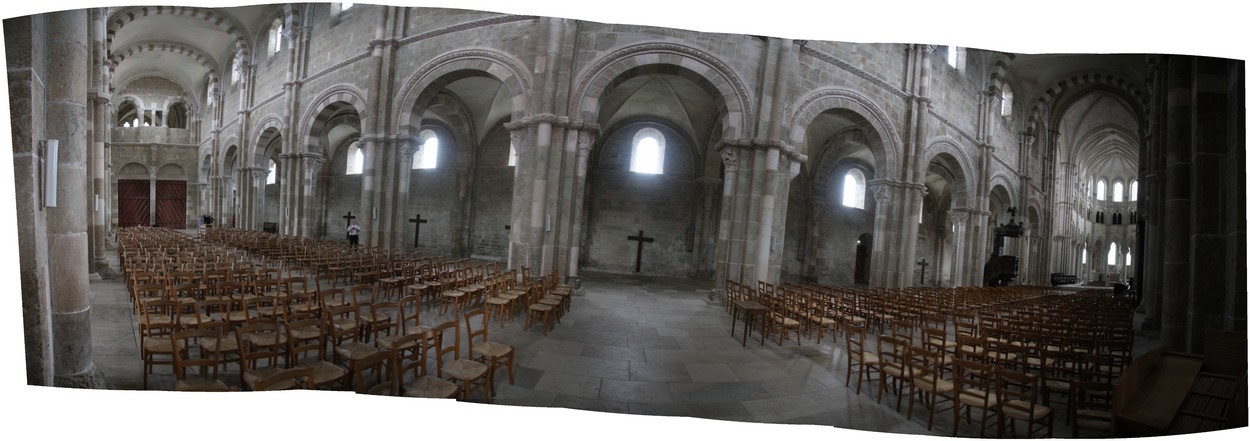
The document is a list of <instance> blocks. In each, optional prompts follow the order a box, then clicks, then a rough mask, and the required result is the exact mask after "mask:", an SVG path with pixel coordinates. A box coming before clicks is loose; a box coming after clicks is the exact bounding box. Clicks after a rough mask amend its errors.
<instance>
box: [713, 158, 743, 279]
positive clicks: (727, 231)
mask: <svg viewBox="0 0 1250 441" xmlns="http://www.w3.org/2000/svg"><path fill="white" fill-rule="evenodd" d="M720 157H721V162H722V163H723V164H724V167H725V178H724V186H723V187H722V192H721V216H720V227H719V228H717V233H716V271H715V272H716V274H715V280H716V284H717V286H718V287H720V283H721V281H723V280H733V281H737V282H741V281H742V273H741V264H738V263H734V262H733V258H732V256H733V253H731V249H732V248H734V247H735V246H740V245H739V244H737V242H740V239H739V238H738V236H735V235H733V234H732V233H733V230H734V225H736V224H737V222H734V213H735V205H738V204H739V202H738V200H737V198H736V197H735V194H736V193H735V191H736V190H735V188H734V187H735V184H736V183H737V181H738V148H737V147H727V146H722V147H721V149H720Z"/></svg>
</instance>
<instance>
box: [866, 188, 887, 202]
mask: <svg viewBox="0 0 1250 441" xmlns="http://www.w3.org/2000/svg"><path fill="white" fill-rule="evenodd" d="M870 188H871V189H872V199H873V200H875V201H877V204H888V203H890V196H891V190H890V187H889V186H887V185H885V184H877V185H873V186H872V187H870Z"/></svg>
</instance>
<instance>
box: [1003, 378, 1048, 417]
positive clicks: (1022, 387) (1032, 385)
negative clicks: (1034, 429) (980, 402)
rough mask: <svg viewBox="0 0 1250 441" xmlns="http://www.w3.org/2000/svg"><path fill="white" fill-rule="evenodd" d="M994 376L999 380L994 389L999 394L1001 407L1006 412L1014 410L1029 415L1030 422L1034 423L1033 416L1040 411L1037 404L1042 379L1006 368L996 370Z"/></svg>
mask: <svg viewBox="0 0 1250 441" xmlns="http://www.w3.org/2000/svg"><path fill="white" fill-rule="evenodd" d="M994 374H995V378H996V379H997V384H996V386H995V388H994V389H995V391H996V392H997V393H998V403H999V405H1001V406H1003V408H1004V410H1005V411H1006V410H1012V411H1015V412H1019V413H1020V414H1027V415H1028V416H1029V418H1028V420H1029V421H1032V420H1033V414H1034V412H1036V411H1037V409H1038V406H1036V404H1038V402H1037V395H1038V393H1039V392H1040V381H1039V378H1040V377H1038V376H1036V375H1032V374H1027V373H1024V372H1019V371H1016V370H1012V369H1004V368H997V369H995V370H994ZM1005 413H1012V412H1005Z"/></svg>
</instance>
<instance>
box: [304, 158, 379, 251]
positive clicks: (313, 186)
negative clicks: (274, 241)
mask: <svg viewBox="0 0 1250 441" xmlns="http://www.w3.org/2000/svg"><path fill="white" fill-rule="evenodd" d="M300 159H301V160H302V161H303V166H302V167H297V168H296V169H295V174H299V175H300V176H299V182H300V184H301V185H300V187H301V188H299V193H298V195H299V208H298V210H297V209H296V208H292V209H291V212H292V213H297V214H295V216H296V218H295V219H292V223H294V222H296V221H297V220H298V222H299V232H298V234H299V235H300V236H304V237H309V236H312V235H313V228H314V227H315V226H316V224H315V223H314V222H315V220H316V219H321V218H322V216H321V210H322V207H321V204H318V203H317V192H318V191H319V189H318V188H317V185H318V184H319V181H318V179H317V177H318V176H319V175H320V173H321V167H322V166H324V165H325V162H326V160H325V157H323V156H321V155H319V154H316V153H305V154H304V155H303V156H302V157H300ZM327 190H328V189H327ZM361 215H362V216H363V215H364V214H363V213H362V214H361Z"/></svg>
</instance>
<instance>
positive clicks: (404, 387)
mask: <svg viewBox="0 0 1250 441" xmlns="http://www.w3.org/2000/svg"><path fill="white" fill-rule="evenodd" d="M435 340H436V341H437V340H439V339H438V338H435ZM426 341H427V340H426V338H425V337H424V336H422V335H418V334H407V335H403V336H400V337H399V338H398V339H397V340H396V341H395V344H394V346H397V347H404V348H408V347H411V348H412V349H404V350H397V351H395V354H396V360H397V361H398V371H396V373H395V377H394V378H395V382H396V383H398V384H399V392H400V394H402V395H403V396H405V397H414V398H455V397H456V396H459V395H460V386H458V385H457V384H456V383H453V382H451V381H448V380H444V379H442V378H439V377H438V376H437V375H429V367H428V366H427V363H426V360H427V358H428V356H429V351H430V350H434V351H435V352H437V348H438V346H437V345H436V346H431V347H427V346H426ZM409 373H411V374H412V375H411V376H409Z"/></svg>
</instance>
